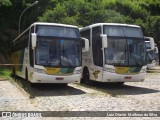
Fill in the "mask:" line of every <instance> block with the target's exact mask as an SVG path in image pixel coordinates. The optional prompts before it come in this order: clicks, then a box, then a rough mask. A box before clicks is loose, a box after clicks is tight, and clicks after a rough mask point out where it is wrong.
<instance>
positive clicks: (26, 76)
mask: <svg viewBox="0 0 160 120" xmlns="http://www.w3.org/2000/svg"><path fill="white" fill-rule="evenodd" d="M25 79H26V80H27V81H28V70H27V69H26V74H25Z"/></svg>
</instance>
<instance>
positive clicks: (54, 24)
mask: <svg viewBox="0 0 160 120" xmlns="http://www.w3.org/2000/svg"><path fill="white" fill-rule="evenodd" d="M34 25H49V26H64V27H73V28H78V27H77V26H74V25H67V24H60V23H49V22H35V23H33V24H32V25H31V26H34ZM31 26H30V27H31Z"/></svg>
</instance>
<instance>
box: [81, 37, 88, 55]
mask: <svg viewBox="0 0 160 120" xmlns="http://www.w3.org/2000/svg"><path fill="white" fill-rule="evenodd" d="M81 40H82V52H88V51H89V40H88V39H86V38H83V37H81Z"/></svg>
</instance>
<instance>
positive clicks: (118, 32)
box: [80, 23, 147, 85]
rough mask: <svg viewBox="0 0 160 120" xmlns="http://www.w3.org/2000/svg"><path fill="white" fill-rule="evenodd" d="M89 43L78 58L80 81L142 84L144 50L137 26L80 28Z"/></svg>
mask: <svg viewBox="0 0 160 120" xmlns="http://www.w3.org/2000/svg"><path fill="white" fill-rule="evenodd" d="M80 34H81V36H82V37H84V38H87V39H88V40H89V51H88V52H83V54H82V67H83V72H82V81H81V83H89V82H90V81H92V80H93V81H98V82H114V83H117V84H120V85H123V84H124V82H138V81H139V82H140V81H144V79H145V75H146V64H147V63H146V48H145V41H144V36H143V32H142V29H141V27H140V26H137V25H129V24H119V23H96V24H92V25H89V26H86V27H83V28H80Z"/></svg>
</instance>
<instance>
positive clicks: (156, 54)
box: [155, 43, 159, 64]
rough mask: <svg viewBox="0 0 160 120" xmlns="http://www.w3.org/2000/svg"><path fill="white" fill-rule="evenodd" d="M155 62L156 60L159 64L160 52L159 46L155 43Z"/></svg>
mask: <svg viewBox="0 0 160 120" xmlns="http://www.w3.org/2000/svg"><path fill="white" fill-rule="evenodd" d="M155 60H156V63H157V64H158V63H159V52H158V46H157V44H156V43H155Z"/></svg>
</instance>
